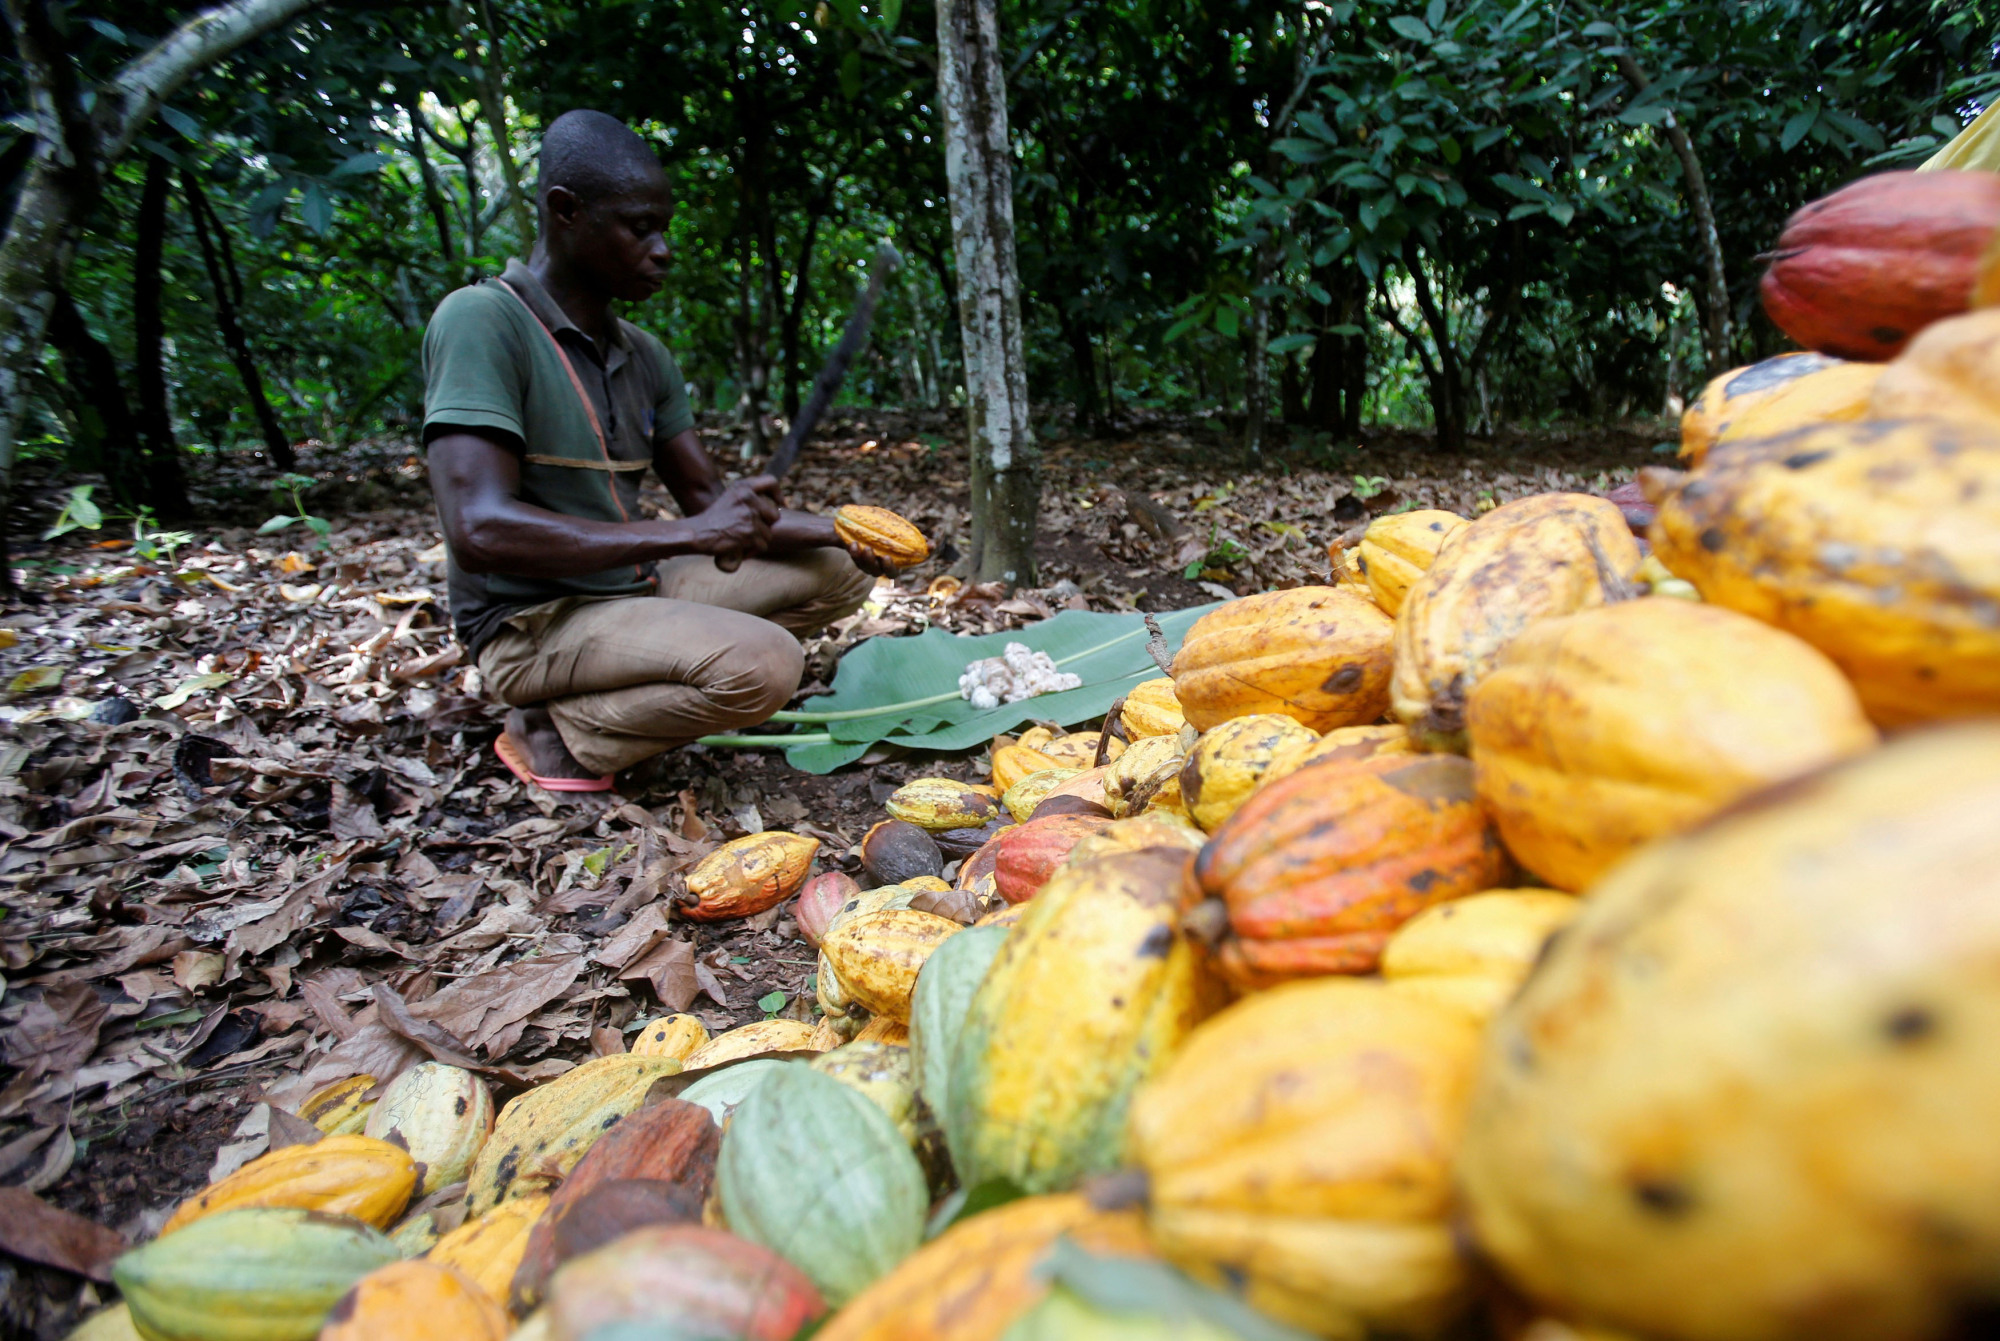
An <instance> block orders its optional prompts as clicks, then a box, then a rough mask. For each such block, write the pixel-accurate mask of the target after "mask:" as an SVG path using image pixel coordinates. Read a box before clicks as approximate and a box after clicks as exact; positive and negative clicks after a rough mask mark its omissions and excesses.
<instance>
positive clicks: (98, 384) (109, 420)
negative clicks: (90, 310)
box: [49, 289, 139, 475]
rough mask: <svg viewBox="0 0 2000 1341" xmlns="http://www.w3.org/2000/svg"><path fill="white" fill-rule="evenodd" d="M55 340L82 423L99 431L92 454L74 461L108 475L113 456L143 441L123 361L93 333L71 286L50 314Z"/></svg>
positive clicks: (57, 296) (52, 339) (57, 297)
mask: <svg viewBox="0 0 2000 1341" xmlns="http://www.w3.org/2000/svg"><path fill="white" fill-rule="evenodd" d="M49 343H50V344H51V345H53V346H54V347H55V350H56V352H57V353H58V354H60V355H62V361H63V375H64V380H65V381H67V382H68V383H69V389H70V391H71V393H72V394H71V399H72V400H73V401H74V402H75V412H76V419H77V422H78V423H79V424H80V425H82V426H83V427H84V428H85V429H86V430H87V431H90V432H94V433H95V434H96V436H95V438H94V439H93V440H91V441H90V442H88V443H85V444H82V445H83V446H85V447H87V448H89V449H90V450H89V452H88V453H87V454H86V455H85V457H83V458H82V459H77V460H73V462H72V464H73V465H75V466H79V467H81V468H83V469H85V470H100V471H103V472H104V473H105V474H107V475H108V474H110V473H112V462H113V459H114V458H116V457H117V456H119V455H121V454H122V455H127V456H129V455H130V454H131V453H132V452H133V451H134V449H135V448H136V446H137V444H138V439H139V431H138V428H137V426H136V425H134V423H133V422H132V403H131V402H130V401H129V400H127V399H126V398H125V384H124V382H123V381H122V380H121V379H120V377H119V376H118V359H117V357H116V356H115V355H113V354H112V352H111V351H110V349H108V348H106V346H105V344H104V342H103V341H102V340H99V339H98V338H97V337H96V336H95V335H92V334H91V333H90V327H89V326H88V325H86V324H85V323H84V320H83V314H82V313H81V312H79V311H77V307H76V303H75V301H74V300H72V299H71V298H70V296H69V293H68V291H67V290H61V289H59V290H57V291H56V294H55V306H54V308H53V309H52V310H51V312H50V313H49ZM127 468H129V467H127Z"/></svg>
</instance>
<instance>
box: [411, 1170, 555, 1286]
mask: <svg viewBox="0 0 2000 1341" xmlns="http://www.w3.org/2000/svg"><path fill="white" fill-rule="evenodd" d="M548 1208H549V1194H548V1193H546V1192H535V1193H531V1194H529V1195H528V1196H524V1197H515V1198H514V1199H513V1200H511V1201H503V1202H501V1203H500V1204H499V1205H498V1206H495V1207H494V1208H493V1209H492V1210H490V1211H487V1212H486V1213H485V1214H484V1215H479V1216H474V1217H473V1218H472V1219H470V1220H467V1221H466V1222H465V1223H464V1224H462V1225H460V1226H459V1227H458V1228H457V1229H454V1230H452V1231H451V1233H449V1234H446V1235H445V1236H444V1237H443V1238H441V1239H439V1240H438V1241H437V1245H436V1246H435V1247H433V1248H432V1249H431V1250H430V1252H428V1253H426V1254H425V1260H427V1261H431V1262H436V1263H437V1264H438V1265H440V1266H448V1267H451V1268H453V1269H454V1270H457V1271H461V1272H463V1273H465V1275H466V1276H467V1277H469V1278H470V1279H471V1280H472V1281H473V1282H474V1283H475V1284H477V1285H478V1286H479V1288H480V1289H482V1290H484V1291H486V1293H488V1294H490V1295H492V1296H493V1297H494V1298H495V1299H500V1300H504V1299H506V1298H507V1292H508V1290H509V1289H511V1288H512V1287H513V1284H514V1273H515V1272H516V1271H518V1270H520V1267H521V1258H522V1257H523V1256H525V1255H526V1253H527V1251H528V1231H530V1230H531V1229H533V1228H534V1227H535V1222H536V1221H538V1220H540V1219H541V1218H542V1213H543V1212H544V1211H546V1210H548Z"/></svg>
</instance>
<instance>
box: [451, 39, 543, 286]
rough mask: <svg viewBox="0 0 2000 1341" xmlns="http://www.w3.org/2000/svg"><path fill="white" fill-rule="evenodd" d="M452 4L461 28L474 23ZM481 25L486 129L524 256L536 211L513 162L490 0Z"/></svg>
mask: <svg viewBox="0 0 2000 1341" xmlns="http://www.w3.org/2000/svg"><path fill="white" fill-rule="evenodd" d="M453 8H454V9H460V12H461V16H462V17H463V18H464V20H465V22H463V23H461V24H460V31H461V32H463V31H465V29H467V28H469V27H471V26H472V25H471V21H470V20H471V16H470V15H465V14H464V13H463V10H462V7H460V6H456V5H454V6H453ZM479 26H480V28H481V29H482V30H484V32H485V34H486V52H485V54H484V55H482V56H481V57H480V58H479V65H478V71H479V84H478V87H479V105H480V110H481V111H482V112H483V113H484V114H485V116H486V129H487V130H488V131H490V132H492V135H493V152H494V154H495V155H496V156H497V157H498V158H499V159H500V176H501V178H502V179H503V180H504V181H505V182H506V183H507V202H508V209H509V210H510V211H511V212H512V213H513V216H514V228H515V231H517V232H518V233H519V234H520V235H521V254H522V255H524V256H525V255H527V253H528V251H529V249H530V248H532V247H533V246H534V245H535V212H534V210H533V209H532V208H530V207H529V204H528V195H527V192H525V191H524V190H522V189H521V169H520V167H519V165H517V164H516V163H515V162H514V144H513V136H512V135H511V134H510V133H509V132H508V129H507V90H506V89H505V87H503V86H502V84H501V81H500V66H501V61H502V60H503V59H504V54H503V53H502V52H501V50H500V29H499V27H498V26H497V25H496V24H495V23H494V22H493V6H492V5H491V4H490V3H489V0H479ZM467 45H468V46H470V45H471V44H470V43H468V44H467ZM467 138H470V135H468V136H467Z"/></svg>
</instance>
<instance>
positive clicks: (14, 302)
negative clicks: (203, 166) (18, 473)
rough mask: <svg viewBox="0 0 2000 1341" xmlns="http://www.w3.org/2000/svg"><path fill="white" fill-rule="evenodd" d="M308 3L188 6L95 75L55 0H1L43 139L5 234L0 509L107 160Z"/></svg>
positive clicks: (1, 568) (3, 575)
mask: <svg viewBox="0 0 2000 1341" xmlns="http://www.w3.org/2000/svg"><path fill="white" fill-rule="evenodd" d="M310 8H312V0H230V3H228V4H222V5H217V6H214V7H213V8H210V9H206V10H203V11H201V12H200V13H198V14H196V15H194V16H193V17H192V18H189V19H188V20H186V21H185V22H183V23H182V24H181V25H180V26H179V27H177V28H175V29H174V30H173V31H172V32H171V33H169V34H167V35H166V36H165V37H163V38H161V39H160V40H159V41H158V42H156V43H154V44H153V45H152V46H151V47H149V48H147V49H146V50H145V51H143V52H141V53H140V54H139V55H138V56H136V57H134V58H133V59H132V60H130V61H128V62H126V63H125V64H124V65H123V66H121V67H120V68H119V69H118V70H117V71H116V72H114V73H113V74H112V75H111V77H110V78H108V79H105V80H103V81H101V82H99V83H96V84H95V85H93V84H92V83H91V82H90V81H88V80H86V78H85V77H84V75H83V73H82V71H81V70H80V69H79V68H78V65H77V62H76V60H75V58H74V55H73V53H72V52H71V51H70V49H69V47H68V45H67V43H66V41H65V37H64V33H63V30H62V28H61V27H60V26H59V25H58V24H57V22H56V21H55V15H54V14H53V13H52V12H51V5H50V3H49V0H5V9H6V15H7V20H8V23H9V25H10V26H11V27H12V28H13V31H14V42H15V48H16V51H17V52H18V54H19V56H20V61H21V66H22V69H23V72H24V74H25V76H26V80H27V85H28V98H29V106H30V110H31V114H32V116H33V118H34V121H35V136H36V143H35V149H34V157H33V159H32V161H31V163H30V166H29V168H28V174H27V178H26V180H25V181H24V182H23V183H22V185H21V191H20V195H19V197H18V198H17V199H16V201H15V205H14V213H13V216H12V217H11V218H10V219H9V220H8V222H7V232H6V236H5V238H4V239H0V518H4V517H5V515H6V508H7V505H8V503H9V502H10V500H11V497H12V483H13V467H14V453H15V437H16V434H17V432H18V430H19V428H20V424H21V414H22V410H23V407H24V403H25V400H26V396H27V390H28V385H29V382H30V378H31V376H32V374H33V371H34V369H35V367H36V365H37V364H38V363H39V362H40V360H41V357H42V350H43V347H44V345H45V344H46V342H47V338H48V329H49V315H50V313H51V311H52V310H53V309H54V307H55V302H56V295H57V293H58V291H59V290H60V288H61V286H62V282H63V279H64V277H65V276H66V275H67V274H68V272H69V266H70V261H71V260H72V258H73V257H74V255H75V252H76V243H77V238H78V235H79V233H80V231H81V230H82V228H83V224H84V220H85V218H86V216H87V215H88V214H89V212H90V208H91V206H92V205H93V204H94V203H95V202H96V200H97V197H98V195H99V193H100V192H101V190H102V188H103V182H104V175H105V173H106V171H107V170H108V169H109V168H110V166H111V165H112V164H113V163H116V162H117V161H118V159H119V158H120V157H121V156H122V155H123V154H124V153H125V152H126V150H128V149H129V148H131V146H132V142H133V141H134V140H135V139H136V138H137V137H138V135H139V133H140V131H141V130H142V129H144V128H145V126H146V123H147V122H149V121H151V120H152V119H153V115H154V113H156V112H157V111H158V110H159V109H160V108H161V106H163V105H164V104H165V103H166V102H167V100H168V99H169V98H171V97H172V96H173V95H174V93H175V92H176V91H177V90H178V89H180V88H181V87H182V86H183V85H184V84H186V83H187V82H188V80H190V79H192V78H194V77H195V76H196V75H197V74H199V73H201V71H203V70H205V69H207V68H208V67H209V66H211V65H213V64H215V63H216V62H217V61H219V60H221V59H222V58H223V57H225V56H227V55H228V54H229V53H230V52H232V51H235V50H236V49H237V48H239V47H241V46H243V45H244V44H245V43H247V42H251V41H254V40H256V39H257V38H259V37H262V36H263V35H264V34H266V33H269V32H271V31H272V30H274V29H277V28H281V27H283V26H285V25H286V24H289V23H290V22H291V21H292V20H294V19H296V18H298V17H299V16H300V15H302V14H304V13H305V12H306V11H307V10H308V9H310ZM0 543H4V536H0ZM10 572H11V570H9V569H8V568H6V567H5V565H4V564H0V581H8V580H11V578H10V577H9V576H8V574H10Z"/></svg>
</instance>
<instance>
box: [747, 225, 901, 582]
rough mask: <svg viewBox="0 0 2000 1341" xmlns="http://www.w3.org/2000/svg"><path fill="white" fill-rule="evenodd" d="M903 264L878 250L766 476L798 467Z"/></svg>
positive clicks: (887, 248)
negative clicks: (887, 286) (865, 281)
mask: <svg viewBox="0 0 2000 1341" xmlns="http://www.w3.org/2000/svg"><path fill="white" fill-rule="evenodd" d="M902 263H903V258H902V255H901V254H900V253H899V252H897V250H896V249H895V247H894V246H892V245H891V244H889V243H888V242H884V243H883V244H882V245H881V246H879V247H877V248H876V249H875V263H874V264H873V265H872V266H870V267H869V273H868V287H867V288H866V289H865V290H863V291H862V294H861V300H860V301H859V302H857V303H856V304H855V305H854V313H853V315H852V316H850V317H848V319H847V328H846V329H845V330H843V331H842V332H841V333H840V342H839V343H838V344H836V345H834V347H833V352H832V353H831V354H829V355H827V358H826V366H824V367H822V368H821V369H820V370H819V376H818V377H815V378H814V379H813V386H812V394H811V395H809V396H807V397H806V403H805V404H804V405H803V406H801V407H800V408H799V417H798V418H797V419H795V420H794V421H793V422H792V426H791V428H790V429H789V430H788V431H787V432H786V434H785V436H784V439H783V440H782V441H781V442H779V443H778V450H777V451H775V452H772V453H771V459H770V461H768V462H767V463H765V466H764V469H763V472H762V473H764V474H766V475H770V476H774V477H775V478H777V479H783V478H784V477H785V473H786V472H787V471H789V470H790V469H791V468H792V467H793V466H794V465H795V464H797V462H798V459H799V449H800V448H802V447H804V446H805V445H806V439H807V438H809V437H811V436H812V431H813V429H814V428H816V427H818V425H819V421H820V416H822V415H824V414H825V413H826V411H827V407H828V406H830V405H832V404H833V398H834V396H835V395H836V394H837V393H838V392H839V391H840V384H841V383H842V382H844V381H845V380H847V370H848V369H849V368H850V367H852V366H853V364H854V360H855V358H856V357H857V356H859V355H860V353H861V350H862V347H863V346H865V345H866V344H867V343H868V326H869V323H871V322H872V321H874V319H875V304H876V303H878V302H880V301H881V298H882V286H883V285H884V284H885V283H887V282H888V279H889V276H890V274H891V273H893V272H894V271H895V269H896V268H897V267H898V266H900V265H901V264H902ZM742 564H743V556H742V555H740V554H718V555H716V556H715V566H716V567H717V568H720V569H721V570H722V571H723V572H725V573H733V572H735V571H736V570H737V569H738V568H740V567H741V566H742Z"/></svg>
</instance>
